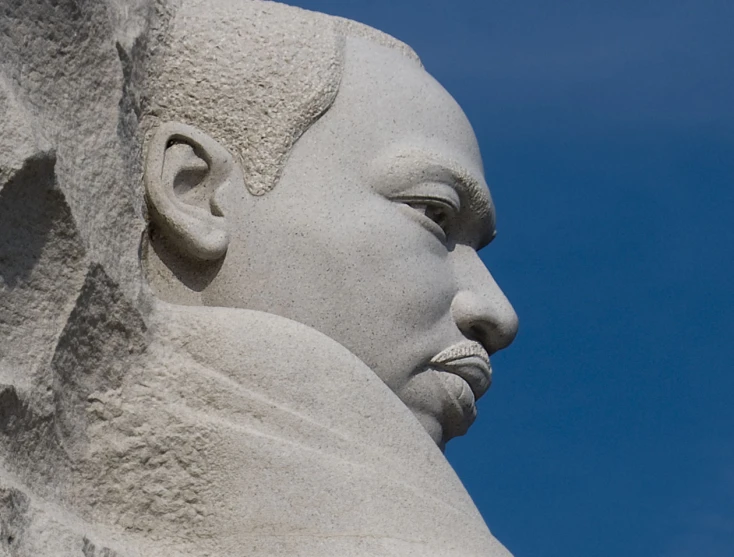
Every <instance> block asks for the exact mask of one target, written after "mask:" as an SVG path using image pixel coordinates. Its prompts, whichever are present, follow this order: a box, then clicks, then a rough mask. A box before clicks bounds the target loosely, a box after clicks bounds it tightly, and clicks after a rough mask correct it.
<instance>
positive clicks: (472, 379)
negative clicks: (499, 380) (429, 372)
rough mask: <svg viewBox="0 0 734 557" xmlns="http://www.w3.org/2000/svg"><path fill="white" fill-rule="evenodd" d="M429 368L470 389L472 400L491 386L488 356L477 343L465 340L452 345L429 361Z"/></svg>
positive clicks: (490, 367) (490, 369) (490, 368)
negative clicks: (463, 382)
mask: <svg viewBox="0 0 734 557" xmlns="http://www.w3.org/2000/svg"><path fill="white" fill-rule="evenodd" d="M430 365H431V367H433V368H434V369H437V370H438V371H443V372H446V373H451V374H454V375H456V376H458V377H460V378H461V379H463V380H464V381H465V382H466V383H467V384H468V385H469V388H470V389H471V392H472V395H473V398H474V400H472V401H471V402H472V403H473V402H474V401H475V400H477V399H479V397H481V396H482V395H483V394H484V393H486V392H487V389H489V386H490V385H491V384H492V366H491V365H490V363H489V354H488V353H487V351H486V350H485V349H484V347H483V346H482V345H481V344H479V343H478V342H475V341H472V340H467V341H464V342H460V343H458V344H454V345H453V346H450V347H449V348H447V349H446V350H443V351H442V352H440V353H439V354H437V355H436V356H434V357H433V358H432V359H431V363H430Z"/></svg>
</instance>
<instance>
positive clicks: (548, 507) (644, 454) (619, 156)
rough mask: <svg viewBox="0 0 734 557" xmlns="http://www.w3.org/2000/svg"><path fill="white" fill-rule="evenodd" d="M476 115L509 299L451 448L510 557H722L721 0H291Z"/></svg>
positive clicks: (730, 367) (725, 352)
mask: <svg viewBox="0 0 734 557" xmlns="http://www.w3.org/2000/svg"><path fill="white" fill-rule="evenodd" d="M288 3H291V4H294V5H300V6H302V7H306V8H309V9H314V10H319V11H325V12H328V13H334V14H337V15H342V16H345V17H350V18H352V19H356V20H359V21H362V22H364V23H367V24H370V25H373V26H375V27H378V28H380V29H382V30H384V31H387V32H388V33H390V34H392V35H394V36H396V37H398V38H400V39H402V40H404V41H405V42H407V43H408V44H410V45H411V46H413V47H414V48H415V50H416V51H417V52H418V54H419V55H420V56H421V58H422V60H423V62H424V64H425V66H426V68H427V69H428V70H429V71H430V72H431V73H432V74H433V75H434V76H435V77H436V78H437V79H438V80H439V81H440V82H441V83H442V84H443V85H444V86H445V87H446V88H447V89H448V90H449V92H450V93H451V94H452V95H454V97H455V98H456V99H457V100H458V101H459V103H460V104H461V105H462V107H463V108H464V110H465V111H466V113H467V115H468V116H469V119H470V120H471V121H472V123H473V125H474V127H475V130H476V132H477V136H478V138H479V142H480V145H481V147H482V152H483V156H484V160H485V166H486V171H487V178H488V182H489V183H490V186H491V188H492V193H493V196H494V199H495V202H496V204H497V207H498V223H499V224H498V230H499V236H498V238H497V240H496V241H495V242H494V243H493V244H492V245H491V246H490V247H489V248H488V249H487V250H485V252H483V254H482V255H483V259H484V261H485V262H486V263H487V265H488V266H489V267H490V268H491V270H492V272H493V274H494V275H495V278H496V279H497V280H498V282H500V284H501V285H502V286H503V288H504V289H505V291H506V293H507V294H508V296H509V297H510V299H511V300H512V302H513V304H514V305H515V308H516V310H517V312H518V314H519V315H520V320H521V330H520V334H519V336H518V338H517V340H516V342H515V344H514V345H513V346H512V347H510V349H508V350H507V351H505V352H504V353H501V354H498V355H497V356H496V357H495V358H494V359H493V363H494V367H495V369H496V372H495V384H494V386H493V388H492V389H491V390H490V392H489V393H488V395H487V396H486V397H485V398H484V399H482V401H481V402H480V415H479V419H478V421H477V423H476V424H475V425H474V427H473V428H472V431H471V432H470V433H469V435H468V436H467V437H465V438H462V439H458V440H455V441H453V442H452V443H451V444H449V447H448V450H447V456H448V458H449V460H450V461H451V462H452V464H453V465H454V467H455V469H456V470H457V472H458V474H459V476H460V477H461V479H462V480H463V482H464V484H465V485H466V487H467V489H468V490H469V492H470V493H471V495H472V496H473V498H474V500H475V502H476V503H477V506H478V507H479V509H480V511H481V512H482V514H483V515H484V517H485V518H486V520H487V523H488V524H489V526H490V528H491V529H492V531H493V532H494V533H495V535H496V536H497V537H498V538H499V539H500V540H501V541H502V542H503V543H505V545H507V547H508V548H509V549H510V550H511V551H512V552H513V553H514V554H515V555H516V556H517V557H521V556H531V555H532V556H540V557H553V556H559V557H560V556H563V557H569V556H572V557H576V556H578V557H596V556H599V557H604V556H609V557H612V556H614V557H618V556H620V555H624V556H625V557H656V556H659V557H684V556H685V557H690V556H696V557H731V556H732V555H734V374H732V371H734V342H732V337H734V324H733V322H732V320H733V318H734V311H733V309H734V303H733V302H734V293H733V292H732V290H733V289H732V285H733V284H734V222H732V221H733V219H732V213H733V212H734V31H732V29H734V2H731V0H698V1H694V0H688V1H686V2H682V1H677V0H666V1H662V0H656V1H647V2H646V1H643V0H638V1H635V2H632V1H627V0H617V1H615V2H602V1H599V0H586V1H584V2H581V1H564V2H547V1H542V2H541V1H537V0H536V1H522V0H521V1H519V2H510V1H507V0H502V1H499V0H484V1H480V0H453V1H451V2H448V1H447V0H441V1H440V2H437V1H433V0H420V1H419V0H390V1H387V0H374V1H365V0H291V1H289V2H288Z"/></svg>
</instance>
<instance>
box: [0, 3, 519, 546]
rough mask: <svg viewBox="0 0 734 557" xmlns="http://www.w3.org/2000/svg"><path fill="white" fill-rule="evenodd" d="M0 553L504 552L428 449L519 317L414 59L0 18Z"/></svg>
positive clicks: (58, 18) (288, 34) (99, 22)
mask: <svg viewBox="0 0 734 557" xmlns="http://www.w3.org/2000/svg"><path fill="white" fill-rule="evenodd" d="M0 114H1V115H2V118H0V555H11V556H18V557H25V556H29V557H30V556H34V557H51V556H54V557H57V556H60V557H66V556H72V555H73V556H84V557H133V556H143V555H145V556H161V557H163V556H165V557H178V556H181V557H183V556H187V557H204V556H215V555H216V556H217V557H227V556H231V557H235V556H253V557H255V556H269V557H270V556H313V557H316V556H332V555H333V556H359V557H362V556H364V557H371V556H374V557H377V556H395V557H398V556H401V557H410V556H416V557H417V556H420V557H430V556H436V557H438V556H442V557H443V556H485V557H490V556H507V555H509V553H507V551H506V550H505V549H504V548H503V547H502V545H501V544H500V543H499V542H498V541H497V540H496V539H495V538H494V537H493V536H492V535H491V534H490V532H489V530H488V529H487V527H486V525H485V524H484V521H483V520H482V518H481V516H480V515H479V513H478V511H477V510H476V508H475V506H474V504H473V503H472V501H471V498H470V497H469V495H468V494H467V493H466V491H465V489H464V488H463V486H462V485H461V482H460V481H459V479H458V478H457V476H456V474H455V473H454V472H453V470H452V469H451V467H450V465H449V464H448V463H447V461H446V459H445V458H444V456H443V453H442V449H443V447H444V445H445V443H446V442H447V441H449V440H450V439H451V438H452V437H455V436H457V435H462V434H464V433H465V432H466V430H467V428H468V427H469V426H470V425H471V423H472V421H473V420H474V418H475V416H476V407H475V399H476V398H478V397H479V396H482V395H483V394H484V392H485V391H486V390H487V388H488V387H489V384H490V380H491V367H490V365H489V356H490V355H491V354H492V353H493V352H495V351H497V350H500V349H502V348H504V347H505V346H507V345H508V344H509V343H510V342H511V341H512V339H513V337H514V335H515V333H516V329H517V318H516V316H515V314H514V312H513V310H512V308H511V306H510V305H509V302H508V301H507V300H506V299H505V297H504V295H503V294H502V292H501V291H500V290H499V288H498V287H497V285H496V284H495V283H494V281H493V280H492V277H491V276H490V275H489V273H488V272H487V270H486V268H485V267H484V265H483V264H482V263H481V261H480V260H479V258H478V256H477V254H476V250H477V249H478V248H479V247H481V246H483V245H484V244H486V243H487V242H488V241H489V240H491V238H492V236H493V233H494V219H495V214H494V206H493V204H492V200H491V197H490V195H489V190H488V189H487V186H486V184H485V182H484V178H483V170H482V164H481V157H480V155H479V150H478V147H477V145H476V140H475V138H474V134H473V131H472V130H471V126H470V125H469V123H468V122H467V121H466V118H465V116H464V115H463V113H462V112H461V110H460V108H459V107H458V106H457V105H456V103H455V102H454V101H453V99H451V97H450V96H449V95H448V93H446V92H445V91H444V90H443V88H442V87H441V86H440V85H439V84H438V83H437V82H435V81H434V80H433V79H432V78H431V77H430V76H429V75H428V74H427V73H426V72H425V71H424V69H423V68H422V66H421V64H420V61H419V60H418V58H417V56H416V55H415V53H414V52H413V51H412V50H411V49H410V48H409V47H407V46H406V45H404V44H402V43H400V42H399V41H397V40H396V39H393V38H392V37H389V36H387V35H385V34H383V33H381V32H379V31H376V30H374V29H371V28H369V27H366V26H364V25H361V24H359V23H356V22H351V21H348V20H344V19H341V18H335V17H330V16H326V15H324V14H318V13H312V12H308V11H305V10H300V9H297V8H292V7H288V6H284V5H281V4H277V3H274V2H264V1H257V0H239V1H237V0H4V1H3V2H2V3H0Z"/></svg>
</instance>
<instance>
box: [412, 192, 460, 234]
mask: <svg viewBox="0 0 734 557" xmlns="http://www.w3.org/2000/svg"><path fill="white" fill-rule="evenodd" d="M405 204H406V205H407V206H408V207H410V208H412V209H415V210H416V211H418V212H419V213H421V214H422V215H423V216H424V217H426V218H427V219H429V220H430V221H432V222H433V223H434V224H435V225H437V226H438V228H440V229H441V232H443V236H444V237H447V236H448V233H449V230H448V229H449V225H450V223H451V219H452V216H453V215H454V213H455V210H454V209H453V207H451V206H450V205H449V204H447V203H444V202H442V201H438V200H432V199H431V200H424V199H421V200H416V201H412V200H411V201H405Z"/></svg>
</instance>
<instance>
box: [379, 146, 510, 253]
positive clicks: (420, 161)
mask: <svg viewBox="0 0 734 557" xmlns="http://www.w3.org/2000/svg"><path fill="white" fill-rule="evenodd" d="M376 165H377V168H378V169H379V170H378V174H379V175H381V176H382V177H385V178H387V179H388V180H390V179H391V178H392V180H390V181H395V180H394V179H395V178H398V179H399V180H398V181H399V182H402V183H404V182H405V181H406V180H409V181H412V182H419V181H433V182H443V183H446V184H448V185H450V186H452V187H453V188H454V189H456V190H457V193H458V194H459V198H460V199H461V202H462V210H461V212H462V213H463V214H465V215H467V216H470V217H471V220H472V221H474V226H473V227H472V228H476V230H475V231H474V232H475V233H474V234H472V236H473V237H474V238H475V239H476V243H477V245H476V246H475V249H477V250H479V249H481V248H483V247H485V246H486V245H487V244H489V243H490V242H491V241H492V240H493V239H494V237H495V236H496V234H497V231H496V229H495V213H494V207H493V204H492V199H491V197H490V195H489V188H488V187H487V185H486V184H485V182H484V179H483V178H482V177H477V176H475V175H474V174H473V173H472V172H470V171H469V170H468V169H466V168H465V167H464V166H462V165H461V164H460V163H458V162H457V161H455V160H453V159H451V158H448V157H446V156H445V155H442V154H440V153H438V152H436V151H435V150H433V149H431V150H426V149H423V148H419V147H412V146H411V147H407V148H406V147H401V148H398V149H396V150H392V151H391V152H390V154H389V155H388V156H381V157H378V159H377V160H376ZM467 205H468V207H467Z"/></svg>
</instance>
